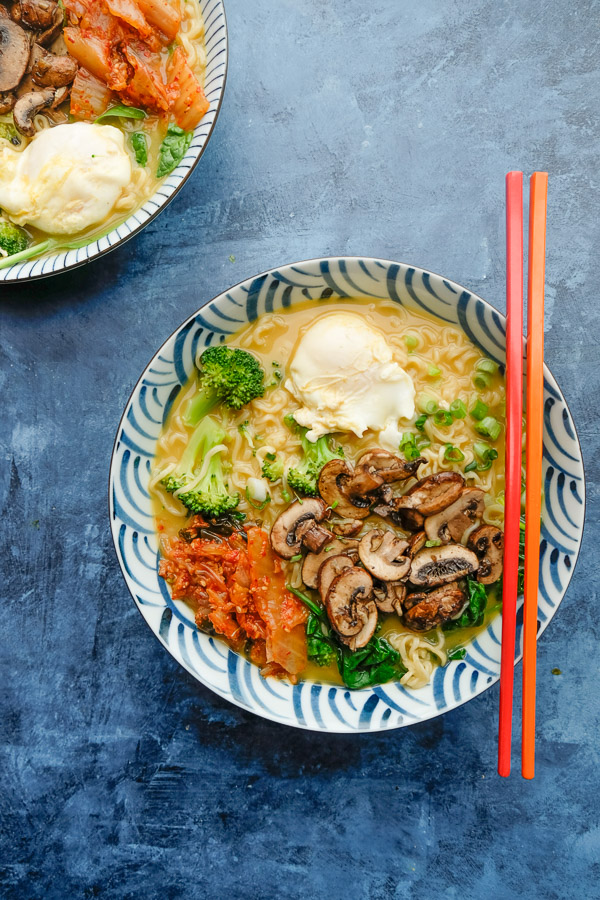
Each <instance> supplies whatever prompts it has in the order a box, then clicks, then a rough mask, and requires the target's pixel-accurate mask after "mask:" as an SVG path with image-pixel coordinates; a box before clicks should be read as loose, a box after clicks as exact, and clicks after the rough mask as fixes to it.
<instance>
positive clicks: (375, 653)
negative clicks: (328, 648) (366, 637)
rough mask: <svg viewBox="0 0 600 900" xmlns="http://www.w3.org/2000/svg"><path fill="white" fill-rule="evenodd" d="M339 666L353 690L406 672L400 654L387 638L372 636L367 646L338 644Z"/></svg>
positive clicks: (397, 676)
mask: <svg viewBox="0 0 600 900" xmlns="http://www.w3.org/2000/svg"><path fill="white" fill-rule="evenodd" d="M337 653H338V668H339V670H340V675H341V676H342V679H343V681H344V684H345V685H346V686H347V687H349V688H351V690H354V691H356V690H360V688H366V687H371V685H374V684H383V683H384V682H386V681H390V680H391V679H392V678H396V679H398V678H401V677H402V675H404V674H405V673H406V671H407V670H406V668H405V667H404V666H403V665H402V660H401V658H400V654H399V653H398V651H397V650H394V648H393V647H391V646H390V644H388V642H387V641H386V640H385V638H378V637H374V638H371V640H370V641H369V643H368V644H367V645H366V647H363V648H362V649H361V650H355V651H354V653H353V652H352V651H351V650H349V649H348V648H347V647H345V646H342V645H338V651H337Z"/></svg>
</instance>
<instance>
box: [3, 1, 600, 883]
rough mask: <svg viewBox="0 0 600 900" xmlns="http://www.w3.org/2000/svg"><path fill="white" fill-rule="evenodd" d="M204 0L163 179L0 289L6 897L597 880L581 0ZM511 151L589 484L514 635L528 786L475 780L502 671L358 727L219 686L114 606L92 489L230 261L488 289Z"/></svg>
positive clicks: (591, 119)
mask: <svg viewBox="0 0 600 900" xmlns="http://www.w3.org/2000/svg"><path fill="white" fill-rule="evenodd" d="M227 10H228V14H229V28H230V39H231V65H230V71H229V83H228V87H227V92H226V98H225V106H224V109H223V111H222V113H221V118H220V120H219V123H218V125H217V128H216V130H215V133H214V135H213V138H212V141H211V144H210V146H209V148H208V150H207V151H206V154H205V156H204V158H203V160H202V162H201V164H200V166H199V167H198V169H197V171H196V173H195V174H194V176H193V177H192V179H191V180H190V182H189V184H188V185H187V186H186V188H185V190H183V191H182V193H181V194H180V196H179V197H177V199H176V200H175V201H174V202H173V203H172V204H171V206H170V207H169V208H168V209H167V210H166V211H165V212H164V213H163V214H162V215H161V216H159V218H158V219H157V220H156V221H155V222H153V223H152V224H151V225H150V226H149V227H148V228H147V229H146V230H145V231H144V233H143V234H142V235H141V236H139V237H138V238H136V239H135V240H133V241H131V242H130V243H128V244H127V245H125V246H123V247H121V248H120V249H118V250H116V251H114V252H113V253H111V254H109V255H108V256H107V257H105V258H104V259H103V260H101V261H99V262H96V263H94V264H92V265H90V266H89V267H87V268H85V269H82V270H79V271H76V272H73V273H72V274H67V275H65V276H60V277H57V278H54V279H51V280H49V281H46V282H38V283H35V284H33V285H31V286H30V287H20V288H16V287H15V288H7V287H4V288H3V289H2V291H1V293H0V315H1V322H2V325H1V340H0V359H1V362H0V384H1V389H2V406H1V426H2V427H1V430H0V434H1V438H0V441H1V444H2V458H3V460H4V465H3V466H2V468H1V471H0V491H1V493H0V496H1V501H2V535H3V553H2V581H1V584H2V591H1V593H2V603H1V604H0V642H1V645H2V647H1V653H0V683H1V685H2V689H1V690H0V783H1V787H0V812H1V824H0V828H1V832H0V896H2V897H3V898H4V897H6V898H13V897H15V898H28V900H29V898H32V900H35V898H41V897H44V898H75V897H76V898H79V897H83V898H87V897H102V898H107V900H108V898H111V900H112V898H115V900H123V898H137V897H144V898H148V900H152V898H161V900H163V898H164V900H175V898H183V897H186V898H187V897H201V898H204V897H207V898H208V897H210V898H213V897H217V898H221V897H223V898H231V900H238V898H240V900H242V898H243V900H263V898H264V900H267V898H269V900H271V898H280V897H285V898H289V900H300V898H311V900H321V898H328V900H330V898H342V897H343V898H344V900H388V898H405V897H406V898H410V900H430V898H433V897H443V898H448V900H452V898H461V900H464V898H487V897H499V898H502V900H512V898H527V900H537V898H540V900H542V898H543V900H555V898H556V900H563V898H595V897H598V895H599V893H600V888H599V887H598V884H599V880H598V878H599V875H600V823H599V813H598V803H597V797H598V788H599V784H598V781H599V779H598V750H597V741H598V737H597V735H598V725H599V713H600V700H599V695H598V687H597V685H598V663H597V655H598V641H599V638H600V627H599V625H598V615H597V604H598V585H597V582H596V580H595V579H596V578H597V577H598V575H599V571H600V570H599V568H598V553H597V548H596V545H595V541H596V536H597V532H596V524H595V523H596V521H597V519H598V514H599V512H600V510H599V501H598V481H599V476H600V468H599V460H598V444H599V438H598V431H599V429H598V410H599V404H598V395H599V391H600V376H599V367H598V333H597V321H598V313H597V310H598V297H597V291H598V276H597V271H598V246H599V244H600V241H599V237H600V235H599V230H600V229H599V223H598V214H597V211H598V205H599V204H598V201H599V193H600V184H599V181H598V160H599V149H598V148H599V146H600V115H599V112H600V110H599V99H600V87H599V80H598V69H599V64H600V45H599V44H598V41H597V26H598V16H599V13H600V6H599V4H598V3H597V2H591V0H574V2H572V3H569V4H565V3H562V2H561V0H530V2H527V3H517V2H512V0H511V2H501V0H500V2H498V0H496V2H491V0H455V2H452V3H447V2H441V0H418V2H416V0H415V2H411V0H372V2H369V3H364V2H360V0H329V2H328V3H324V2H322V0H302V2H300V0H255V2H253V3H248V2H245V0H228V3H227ZM511 168H523V169H524V170H525V171H526V172H529V171H532V170H533V169H535V168H546V169H548V170H549V172H550V197H549V233H548V265H547V281H548V288H547V303H548V315H547V330H546V342H547V358H548V362H549V364H550V366H551V368H552V370H553V371H554V373H555V375H556V376H557V378H558V380H559V382H560V384H561V386H562V388H563V390H564V392H565V394H566V397H567V399H568V401H569V402H570V404H571V408H572V411H573V414H574V417H575V421H576V423H577V426H578V429H579V434H580V436H581V439H582V442H583V448H584V455H585V461H586V465H587V478H588V530H587V534H586V538H585V542H584V549H583V554H582V558H581V560H580V562H579V565H578V568H577V571H576V573H575V577H574V579H573V582H572V585H571V589H570V590H569V592H568V595H567V597H566V599H565V601H564V603H563V605H562V607H561V609H560V611H559V613H558V615H557V616H556V619H555V620H554V622H553V623H552V625H551V627H550V628H549V629H548V631H547V632H546V633H545V634H544V636H543V639H542V640H541V642H540V646H539V710H540V715H539V753H538V771H537V777H536V779H535V780H534V781H533V782H532V783H526V782H524V781H523V780H522V779H521V778H520V777H519V776H517V775H515V777H513V778H511V779H510V780H508V781H503V780H500V779H499V778H498V777H497V776H496V774H495V752H496V747H495V734H496V715H497V703H498V692H497V689H492V690H490V691H488V692H487V693H486V694H484V695H483V696H481V697H479V698H477V699H476V700H474V701H472V702H471V703H469V704H468V705H467V706H466V707H463V708H461V709H458V710H456V711H454V712H452V713H449V714H448V715H445V716H444V717H442V718H440V719H437V720H434V721H431V722H428V723H426V724H423V725H421V726H419V727H414V728H410V729H404V730H402V731H399V732H395V733H391V734H384V735H374V736H369V735H364V736H361V737H344V736H334V737H324V736H322V735H316V734H310V733H303V732H300V731H293V730H286V729H285V728H283V727H279V726H276V725H273V724H271V723H268V722H265V721H262V720H260V719H258V718H255V717H254V716H252V715H249V714H245V713H243V712H241V711H240V710H238V709H236V708H233V707H231V706H228V705H226V704H225V703H224V702H222V701H221V700H219V699H218V698H217V697H215V696H213V695H212V694H210V693H209V692H208V691H207V690H205V689H203V688H202V687H201V686H199V685H198V684H196V683H195V682H194V681H193V680H192V679H191V677H189V676H188V675H187V674H186V673H185V672H184V671H182V670H181V669H180V668H178V666H177V665H176V663H175V662H174V661H173V660H172V659H171V657H170V656H168V654H166V653H165V652H164V651H163V650H162V649H161V648H160V646H159V644H158V642H157V641H156V640H155V638H154V637H153V636H152V635H151V634H150V632H149V631H148V629H147V628H146V626H145V625H144V623H143V621H142V619H141V617H140V615H139V614H138V612H137V611H136V609H135V608H134V606H133V603H132V601H131V600H130V598H129V595H128V593H127V590H126V588H125V585H124V582H123V580H122V578H121V575H120V573H119V570H118V567H117V563H116V559H115V555H114V552H113V549H112V546H111V540H110V536H109V531H108V525H107V498H106V484H107V470H108V463H109V458H110V453H111V448H112V441H113V437H114V434H115V430H116V426H117V422H118V419H119V416H120V414H121V411H122V409H123V406H124V404H125V401H126V399H127V397H128V395H129V392H130V390H131V388H132V387H133V385H134V383H135V381H136V379H137V377H138V374H139V373H140V372H141V370H142V368H143V367H144V365H145V364H146V363H147V361H148V359H149V358H150V356H151V355H152V353H153V352H154V350H155V349H156V348H157V347H158V346H159V344H160V343H162V341H163V339H164V338H165V337H166V336H167V335H168V334H169V333H170V332H171V331H172V330H173V329H174V328H175V327H176V326H177V325H178V324H179V323H180V322H181V321H182V320H183V319H184V318H186V317H187V316H188V315H189V314H190V313H191V312H192V311H193V310H195V309H196V308H197V307H198V306H199V305H200V304H202V303H204V302H205V301H206V300H207V299H209V298H210V297H212V296H213V295H215V294H216V293H218V292H220V291H221V290H223V289H224V288H226V287H228V286H229V285H230V284H232V283H234V282H236V281H238V280H241V279H242V278H245V277H247V276H249V275H252V274H254V273H256V272H259V271H261V270H263V269H265V268H268V267H270V266H274V265H277V264H280V263H283V262H289V261H292V260H295V259H303V258H307V257H310V256H315V255H321V254H326V253H356V254H371V255H381V256H385V257H389V258H392V259H400V260H404V261H406V262H411V263H414V264H416V265H423V266H425V267H428V268H430V269H433V270H434V271H437V272H441V273H443V274H444V275H446V276H448V277H450V278H453V279H455V280H456V281H458V282H460V283H462V284H465V285H466V286H468V287H469V288H471V289H473V290H474V291H476V292H478V293H480V294H482V295H483V296H484V297H485V298H486V299H488V300H490V301H491V302H492V303H493V304H495V305H496V306H497V307H498V308H499V309H502V308H503V305H504V300H503V266H504V263H503V178H504V173H505V172H506V171H507V170H509V169H511ZM230 256H232V257H235V260H234V261H233V262H232V261H230ZM553 668H559V669H560V670H561V672H562V674H560V675H553V674H552V673H551V670H552V669H553ZM515 749H516V743H515ZM515 758H516V753H515Z"/></svg>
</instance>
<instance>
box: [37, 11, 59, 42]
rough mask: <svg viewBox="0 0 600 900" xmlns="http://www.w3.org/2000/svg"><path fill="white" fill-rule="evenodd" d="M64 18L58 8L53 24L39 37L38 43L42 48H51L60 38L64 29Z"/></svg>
mask: <svg viewBox="0 0 600 900" xmlns="http://www.w3.org/2000/svg"><path fill="white" fill-rule="evenodd" d="M63 25H64V18H63V12H62V9H61V8H60V6H58V4H57V6H56V10H55V12H54V18H53V19H52V24H51V25H49V26H48V28H46V30H45V31H42V33H41V34H40V35H39V37H38V39H37V42H38V44H41V45H42V47H50V46H51V45H52V44H53V43H54V41H55V40H56V38H57V37H58V36H59V34H60V33H61V31H62V29H63Z"/></svg>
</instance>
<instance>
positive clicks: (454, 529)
mask: <svg viewBox="0 0 600 900" xmlns="http://www.w3.org/2000/svg"><path fill="white" fill-rule="evenodd" d="M484 496H485V494H484V492H483V491H482V490H480V489H479V488H463V490H462V492H461V494H460V495H459V497H458V500H455V501H454V503H451V504H450V506H446V507H445V509H442V510H441V511H440V512H438V513H436V514H435V515H433V516H428V517H427V518H426V519H425V533H426V534H427V538H428V540H430V541H443V542H444V544H449V543H450V542H451V541H462V539H463V537H464V534H465V532H466V531H467V530H468V529H469V528H472V527H473V525H474V524H475V523H476V522H477V521H478V520H479V519H481V517H482V515H483V498H484Z"/></svg>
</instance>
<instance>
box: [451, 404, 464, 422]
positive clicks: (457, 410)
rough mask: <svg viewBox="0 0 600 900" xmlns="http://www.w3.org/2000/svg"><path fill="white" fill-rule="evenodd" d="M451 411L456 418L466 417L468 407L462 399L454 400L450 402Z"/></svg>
mask: <svg viewBox="0 0 600 900" xmlns="http://www.w3.org/2000/svg"><path fill="white" fill-rule="evenodd" d="M450 412H451V413H452V415H453V416H454V418H455V419H464V417H465V416H466V414H467V407H466V406H465V404H464V403H463V402H462V400H453V401H452V403H451V404H450Z"/></svg>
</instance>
